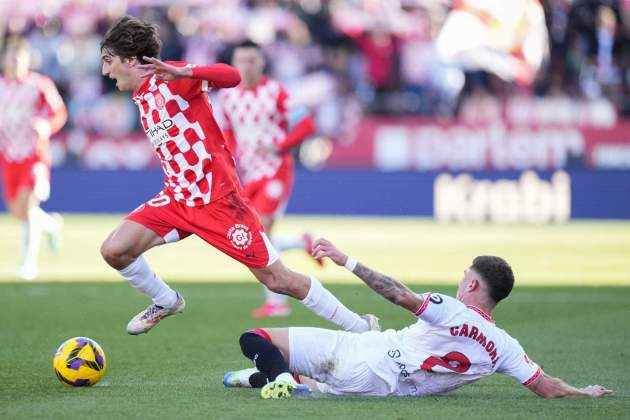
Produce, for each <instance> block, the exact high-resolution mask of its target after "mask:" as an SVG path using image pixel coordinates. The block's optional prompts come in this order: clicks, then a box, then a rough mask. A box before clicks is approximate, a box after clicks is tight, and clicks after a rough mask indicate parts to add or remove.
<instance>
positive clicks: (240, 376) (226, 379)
mask: <svg viewBox="0 0 630 420" xmlns="http://www.w3.org/2000/svg"><path fill="white" fill-rule="evenodd" d="M257 372H258V369H256V368H249V369H241V370H235V371H233V372H228V373H226V374H225V375H223V386H225V387H226V388H251V387H252V384H251V383H250V382H249V378H250V377H251V376H252V375H253V374H255V373H257Z"/></svg>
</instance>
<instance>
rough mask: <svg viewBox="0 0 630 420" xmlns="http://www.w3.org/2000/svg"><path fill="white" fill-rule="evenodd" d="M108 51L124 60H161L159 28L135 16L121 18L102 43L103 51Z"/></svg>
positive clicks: (142, 61)
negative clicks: (152, 58)
mask: <svg viewBox="0 0 630 420" xmlns="http://www.w3.org/2000/svg"><path fill="white" fill-rule="evenodd" d="M104 49H105V50H107V51H110V52H112V53H113V54H115V55H117V56H119V57H122V58H133V57H136V58H137V59H138V61H140V62H141V63H144V62H145V61H144V59H143V58H142V57H144V56H147V57H155V58H159V56H160V50H161V49H162V41H161V40H160V37H159V36H158V26H157V25H155V24H153V23H149V22H145V21H143V20H142V19H139V18H137V17H133V16H124V17H122V18H120V19H119V20H118V21H116V23H114V24H113V25H112V27H111V28H109V30H108V31H107V33H106V34H105V38H103V41H101V51H103V50H104Z"/></svg>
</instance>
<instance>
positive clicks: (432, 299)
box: [429, 295, 444, 305]
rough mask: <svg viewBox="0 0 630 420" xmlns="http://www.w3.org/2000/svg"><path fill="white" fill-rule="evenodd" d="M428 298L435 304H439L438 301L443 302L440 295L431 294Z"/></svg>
mask: <svg viewBox="0 0 630 420" xmlns="http://www.w3.org/2000/svg"><path fill="white" fill-rule="evenodd" d="M429 300H430V301H431V302H433V303H435V304H436V305H439V304H440V303H442V302H444V299H442V296H440V295H431V296H429Z"/></svg>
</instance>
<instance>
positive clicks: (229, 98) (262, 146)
mask: <svg viewBox="0 0 630 420" xmlns="http://www.w3.org/2000/svg"><path fill="white" fill-rule="evenodd" d="M232 65H233V66H234V67H236V68H237V69H238V70H239V71H240V73H241V83H240V84H239V85H238V87H236V88H234V89H226V90H223V91H221V92H220V94H219V100H220V104H221V108H222V110H223V114H224V116H225V126H224V134H225V136H226V138H227V140H228V142H230V144H231V146H232V149H233V151H234V156H235V158H236V166H237V169H238V174H239V177H240V180H241V183H242V185H243V189H244V193H245V197H246V198H247V199H248V200H249V201H250V202H251V204H252V205H253V206H254V208H255V209H256V211H257V212H258V215H259V216H260V221H261V223H262V225H263V226H264V227H265V231H266V232H267V233H268V234H271V229H272V227H273V225H274V222H275V221H276V219H277V218H278V217H281V216H282V213H283V212H284V210H285V208H286V205H287V201H288V200H289V197H290V196H291V192H292V190H293V178H294V174H293V172H294V163H293V157H292V156H291V148H293V147H295V146H297V145H298V144H300V143H301V142H302V141H304V140H305V139H306V138H307V137H308V136H310V135H311V134H313V132H314V131H315V122H314V121H313V118H312V117H311V116H310V115H308V114H306V113H305V112H304V111H303V110H300V109H295V107H294V106H293V105H292V103H291V100H290V98H289V96H288V94H287V92H286V91H285V89H284V87H282V85H281V84H280V83H278V82H277V81H275V80H272V79H269V78H268V77H265V76H264V75H263V70H264V67H265V61H264V57H263V53H262V51H261V49H260V46H259V45H258V44H256V43H254V42H252V41H249V40H247V41H243V42H242V43H240V44H238V45H237V46H236V48H235V49H234V52H233V55H232ZM271 240H272V243H273V245H274V247H275V248H276V249H277V250H278V251H280V252H282V251H285V250H289V249H304V250H306V252H307V253H308V254H309V255H311V247H312V238H311V237H310V235H309V234H308V233H304V234H302V235H297V236H294V237H287V236H285V237H281V236H276V235H273V236H272V237H271ZM265 296H266V299H265V304H264V305H263V306H262V307H260V308H259V309H258V310H256V311H255V312H254V316H255V317H265V316H284V315H288V314H289V311H290V309H289V306H288V305H287V297H286V295H281V294H278V293H274V292H272V291H270V290H269V289H267V288H265Z"/></svg>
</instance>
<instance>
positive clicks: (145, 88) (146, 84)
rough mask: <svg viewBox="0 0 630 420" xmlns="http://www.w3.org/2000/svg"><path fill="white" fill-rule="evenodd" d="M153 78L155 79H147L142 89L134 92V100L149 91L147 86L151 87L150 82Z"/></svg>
mask: <svg viewBox="0 0 630 420" xmlns="http://www.w3.org/2000/svg"><path fill="white" fill-rule="evenodd" d="M152 78H153V76H151V77H147V78H146V80H145V81H144V83H142V84H141V85H140V87H139V88H138V89H137V90H135V91H134V92H133V95H132V98H133V99H136V98H137V97H138V96H140V95H141V94H143V93H144V92H145V91H146V90H147V86H149V82H151V79H152Z"/></svg>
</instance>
